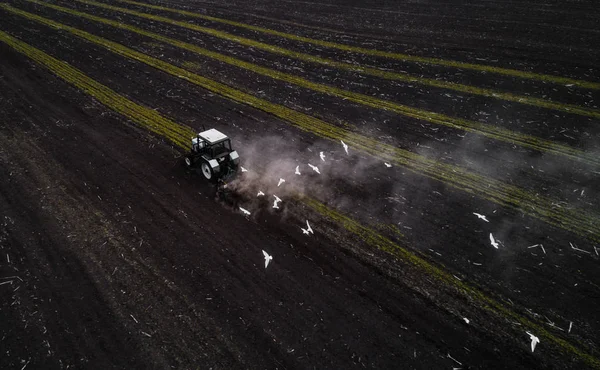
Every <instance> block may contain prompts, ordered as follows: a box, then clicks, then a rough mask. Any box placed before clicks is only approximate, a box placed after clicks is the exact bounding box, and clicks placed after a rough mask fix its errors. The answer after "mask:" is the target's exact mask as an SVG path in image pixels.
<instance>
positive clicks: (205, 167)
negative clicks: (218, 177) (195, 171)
mask: <svg viewBox="0 0 600 370" xmlns="http://www.w3.org/2000/svg"><path fill="white" fill-rule="evenodd" d="M200 170H201V171H202V175H203V176H204V178H205V179H207V180H208V181H210V180H212V178H213V170H212V168H211V167H210V165H209V164H208V162H206V161H203V162H202V165H200Z"/></svg>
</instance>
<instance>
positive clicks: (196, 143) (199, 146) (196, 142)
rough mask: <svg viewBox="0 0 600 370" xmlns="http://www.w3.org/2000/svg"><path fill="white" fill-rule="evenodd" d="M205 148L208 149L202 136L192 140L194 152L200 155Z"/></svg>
mask: <svg viewBox="0 0 600 370" xmlns="http://www.w3.org/2000/svg"><path fill="white" fill-rule="evenodd" d="M204 148H206V142H205V141H204V140H202V139H201V138H200V136H198V137H197V138H195V139H192V151H194V152H196V153H200V152H201V151H202V150H203V149H204Z"/></svg>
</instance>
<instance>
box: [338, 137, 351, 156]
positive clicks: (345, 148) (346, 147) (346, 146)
mask: <svg viewBox="0 0 600 370" xmlns="http://www.w3.org/2000/svg"><path fill="white" fill-rule="evenodd" d="M340 141H341V142H342V146H343V147H344V150H345V151H346V154H348V155H350V153H348V145H346V143H345V142H344V141H343V140H340Z"/></svg>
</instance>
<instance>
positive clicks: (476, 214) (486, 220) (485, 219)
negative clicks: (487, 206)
mask: <svg viewBox="0 0 600 370" xmlns="http://www.w3.org/2000/svg"><path fill="white" fill-rule="evenodd" d="M473 214H474V215H475V216H477V217H479V218H480V219H482V220H483V221H485V222H489V221H488V219H487V218H486V217H485V215H481V214H479V213H475V212H473Z"/></svg>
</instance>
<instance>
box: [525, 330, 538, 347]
mask: <svg viewBox="0 0 600 370" xmlns="http://www.w3.org/2000/svg"><path fill="white" fill-rule="evenodd" d="M525 333H527V334H529V338H531V352H533V351H534V350H535V346H536V345H537V344H538V343H539V342H540V338H538V337H536V336H535V335H533V334H531V333H530V332H528V331H526V332H525Z"/></svg>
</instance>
